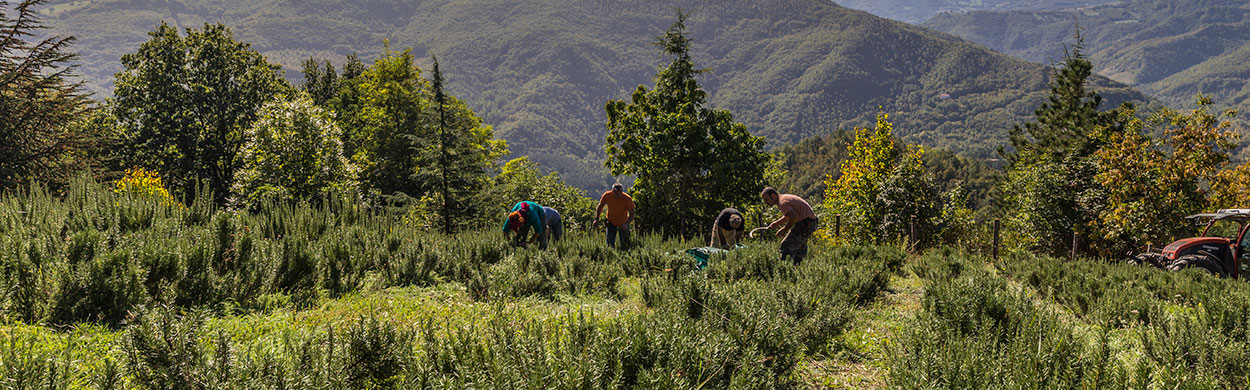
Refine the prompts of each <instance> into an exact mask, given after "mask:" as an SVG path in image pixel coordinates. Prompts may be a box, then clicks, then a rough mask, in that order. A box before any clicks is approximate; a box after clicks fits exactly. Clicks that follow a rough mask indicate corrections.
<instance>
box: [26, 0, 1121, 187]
mask: <svg viewBox="0 0 1250 390" xmlns="http://www.w3.org/2000/svg"><path fill="white" fill-rule="evenodd" d="M51 4H52V7H51V9H50V10H48V13H47V18H48V19H47V20H46V21H47V22H49V24H50V25H52V26H54V27H55V29H56V31H58V32H60V33H67V34H73V35H75V36H77V37H78V38H79V39H80V41H79V44H78V45H77V46H75V49H76V50H78V51H80V52H81V53H82V55H83V58H82V68H81V71H82V73H83V74H84V75H85V77H86V79H87V80H88V83H89V84H90V85H92V86H93V88H94V90H95V91H97V93H99V94H100V95H102V96H103V95H106V94H107V91H108V90H109V89H111V77H112V74H114V73H116V72H117V71H119V70H120V63H119V58H120V57H121V55H122V54H125V53H128V52H132V51H134V50H135V49H136V48H137V47H138V45H139V44H140V43H141V42H143V41H144V40H146V38H147V37H146V32H147V31H150V30H152V29H153V28H155V26H157V25H159V23H160V22H161V21H162V20H164V21H168V22H169V23H171V24H176V25H178V26H180V27H197V28H198V27H199V26H202V24H203V23H206V22H221V23H224V24H226V25H227V26H229V27H231V28H232V29H233V30H234V33H235V37H236V39H239V40H241V41H244V42H249V43H251V44H252V45H253V46H254V47H255V48H256V49H257V50H259V51H260V52H261V53H263V54H265V55H266V56H267V57H268V58H269V59H270V61H271V62H276V63H280V64H282V65H283V66H284V67H285V69H286V70H287V77H288V78H290V79H293V80H298V79H299V78H300V75H299V72H298V69H299V64H300V62H301V61H302V60H303V59H305V58H308V57H310V56H311V57H315V58H318V59H321V60H331V61H334V62H338V63H341V62H342V59H343V58H344V56H346V55H348V54H351V53H359V54H360V55H361V56H362V58H363V59H365V60H366V62H369V61H370V59H371V58H374V57H376V56H377V53H379V52H381V51H382V50H383V42H389V46H390V48H391V49H395V50H398V49H403V48H408V47H411V48H413V52H414V54H415V55H417V56H418V57H422V58H427V59H428V57H429V55H431V54H434V55H437V56H438V57H439V59H440V62H441V63H442V67H443V71H444V74H445V75H446V78H447V85H448V90H449V92H451V93H453V94H455V95H457V96H458V97H460V98H462V99H464V100H465V101H466V102H467V103H468V104H469V106H470V107H472V108H473V109H474V110H476V111H477V112H478V113H479V114H480V115H481V116H482V118H483V119H484V120H485V121H486V123H488V124H492V125H494V126H495V130H496V134H497V135H499V136H501V137H502V138H504V139H507V140H508V142H509V148H510V149H511V150H512V151H513V153H514V154H515V155H529V156H531V157H532V158H533V159H534V160H536V161H538V162H540V163H542V164H543V165H544V167H545V168H548V169H557V170H560V171H561V172H562V173H563V174H564V175H565V177H566V179H568V180H569V181H570V182H572V183H574V184H576V185H578V186H581V187H583V188H602V187H603V185H604V184H605V183H606V182H607V181H608V180H610V178H608V177H606V175H605V173H604V171H603V168H602V145H603V141H604V134H605V129H604V120H605V114H604V111H603V106H604V103H606V101H607V100H608V99H625V98H628V96H629V94H630V93H631V92H632V91H633V90H634V89H635V88H636V87H637V86H638V85H640V84H643V85H647V86H648V87H650V86H651V85H652V82H651V77H652V76H653V75H654V74H655V70H656V67H657V66H659V65H661V64H665V63H667V61H668V60H667V59H665V58H662V57H661V56H660V55H659V52H658V50H657V49H656V47H654V46H653V45H652V42H653V41H654V39H655V37H656V36H658V35H660V34H661V33H662V32H663V31H664V30H665V29H666V28H667V27H668V26H669V25H670V24H672V23H673V21H674V20H675V12H674V10H673V7H674V6H676V7H681V8H683V9H686V10H688V11H690V12H691V13H692V17H691V18H690V19H689V20H688V24H687V25H688V31H689V32H690V34H691V35H692V36H693V38H694V39H695V41H694V49H695V51H694V53H695V54H694V61H695V63H696V65H698V66H701V67H706V68H710V69H711V70H712V72H710V73H707V74H705V75H703V76H702V77H701V78H700V82H701V83H702V85H703V87H704V88H705V89H706V90H707V91H708V92H709V97H710V99H709V100H710V103H711V105H712V106H714V107H717V108H726V109H729V110H732V111H733V113H734V115H735V119H737V120H738V121H741V122H743V123H745V124H747V126H748V128H749V129H751V131H752V132H753V133H755V134H757V135H763V136H766V137H768V139H769V142H770V143H772V144H774V145H779V144H784V143H792V142H796V141H798V140H800V139H802V138H804V137H808V136H812V135H818V134H829V133H831V132H832V131H834V130H836V129H848V128H851V127H854V126H870V125H872V124H873V123H874V118H875V116H876V114H877V112H878V111H879V110H883V111H885V112H886V113H889V114H890V115H891V120H892V121H893V122H894V123H895V124H896V126H897V129H898V130H897V131H896V133H897V134H901V135H902V136H903V137H904V138H905V139H906V140H908V141H909V142H912V143H918V144H922V145H926V146H935V147H946V148H950V149H953V150H956V151H958V152H960V153H963V154H966V155H970V156H981V157H986V156H991V155H993V151H994V150H995V149H996V148H997V147H998V146H1000V145H1001V144H1003V143H1004V140H1005V139H1006V130H1007V129H1008V128H1010V126H1011V125H1012V124H1015V123H1020V122H1023V121H1026V120H1028V119H1029V117H1030V116H1031V115H1032V110H1033V109H1034V108H1036V107H1037V105H1038V104H1039V103H1040V102H1041V101H1042V100H1043V98H1044V95H1045V90H1046V82H1047V79H1048V77H1049V71H1048V70H1047V69H1046V68H1045V67H1044V66H1042V65H1039V64H1035V63H1030V62H1026V61H1023V60H1019V59H1015V58H1011V57H1009V56H1006V55H1002V54H998V53H994V52H992V51H990V50H988V49H986V48H984V47H981V46H978V45H976V44H972V43H969V42H966V41H963V40H961V39H959V38H956V37H954V36H951V35H946V34H941V33H935V32H932V31H930V30H927V29H924V28H920V27H916V26H911V25H907V24H904V23H901V22H897V21H892V20H887V19H883V18H880V17H877V16H873V15H871V14H868V13H866V12H861V11H855V10H850V9H847V8H843V7H840V6H837V5H835V4H833V3H831V2H828V1H823V0H793V1H782V0H765V1H720V2H705V1H677V2H659V1H640V0H626V1H551V0H546V1H542V0H540V1H524V2H498V1H483V0H443V1H420V2H409V1H401V0H366V1H343V0H312V1H283V0H261V1H239V0H230V1H227V0H209V1H179V0H171V1H150V0H149V1H145V0H78V1H67V2H53V3H51ZM1095 84H1096V89H1098V90H1099V91H1100V92H1102V93H1103V94H1104V95H1105V96H1108V97H1109V98H1110V99H1109V100H1111V101H1113V102H1116V101H1121V100H1126V99H1133V100H1143V99H1145V97H1144V96H1143V95H1141V94H1140V93H1137V92H1135V91H1133V90H1131V89H1128V88H1126V87H1125V86H1123V85H1120V84H1117V83H1114V82H1110V81H1109V80H1106V79H1101V80H1098V81H1096V82H1095ZM944 94H945V96H943V95H944ZM940 96H942V97H940Z"/></svg>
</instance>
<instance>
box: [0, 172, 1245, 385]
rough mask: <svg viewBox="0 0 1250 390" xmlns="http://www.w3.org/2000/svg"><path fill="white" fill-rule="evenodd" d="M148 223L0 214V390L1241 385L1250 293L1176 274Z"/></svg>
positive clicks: (305, 219) (949, 256)
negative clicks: (796, 260)
mask: <svg viewBox="0 0 1250 390" xmlns="http://www.w3.org/2000/svg"><path fill="white" fill-rule="evenodd" d="M161 199H162V198H158V197H145V196H138V195H135V194H116V193H114V192H113V191H111V189H109V188H107V187H104V186H102V185H98V184H93V183H90V182H83V181H80V182H78V183H76V184H74V185H72V186H71V187H70V189H69V190H68V193H67V194H66V196H64V197H54V196H52V195H50V194H48V193H47V192H46V191H43V190H40V189H38V188H36V189H34V190H30V191H26V192H24V193H20V194H15V195H4V196H3V197H0V262H2V263H0V293H2V295H0V298H2V301H0V316H2V318H0V345H2V346H3V347H0V388H58V389H59V388H189V389H200V388H378V387H384V388H390V387H395V388H448V387H451V388H468V387H474V388H605V387H646V388H728V387H732V388H822V387H850V388H1074V387H1081V388H1129V387H1131V388H1176V387H1185V388H1246V387H1247V386H1250V287H1247V286H1246V285H1245V283H1244V282H1241V281H1236V280H1227V279H1216V278H1213V277H1210V276H1208V275H1205V274H1202V273H1200V272H1197V271H1186V272H1179V273H1166V272H1162V271H1158V270H1155V269H1148V268H1137V267H1132V266H1129V265H1123V264H1112V263H1106V262H1101V261H1096V260H1076V261H1069V260H1064V259H1054V258H1049V257H1043V256H1035V255H1030V254H1026V253H1013V254H1009V255H1006V256H1003V257H1002V258H1001V259H1000V260H997V261H995V260H992V259H988V258H984V257H980V256H974V255H968V254H965V253H963V252H961V251H959V250H958V249H937V250H932V251H929V252H927V253H923V254H908V253H907V252H906V251H904V250H902V249H899V248H895V247H852V246H840V247H832V246H817V247H815V248H813V252H812V253H813V254H812V255H811V256H809V258H808V259H806V260H805V261H804V262H803V263H802V264H801V265H798V266H795V265H793V264H783V263H779V262H778V261H777V260H776V256H775V253H774V251H775V245H776V243H775V242H767V241H752V242H750V243H749V244H750V247H748V248H744V249H739V250H735V251H733V252H731V253H730V254H729V255H727V256H714V257H713V258H712V259H711V261H710V264H709V266H708V267H707V268H705V269H702V270H699V269H697V268H696V267H695V264H694V262H693V260H692V258H691V257H689V256H687V255H685V254H682V253H680V250H682V249H685V248H689V247H696V246H702V245H703V243H701V242H689V241H688V242H681V241H674V240H664V239H661V238H658V237H641V238H640V239H639V240H637V242H636V243H635V245H633V247H632V248H629V249H627V250H622V251H615V250H612V249H609V248H607V247H606V246H604V245H603V243H602V242H600V240H601V238H602V237H601V235H595V234H590V233H587V232H572V234H570V235H569V236H568V237H566V239H565V240H563V241H561V242H559V243H558V244H556V245H554V246H553V248H551V249H549V250H548V251H545V252H543V251H538V250H537V249H532V248H531V249H521V248H513V247H511V246H510V245H508V244H507V243H505V242H504V241H503V240H502V239H501V238H500V234H499V232H497V231H495V230H494V228H490V227H483V228H482V229H481V230H480V231H479V232H471V233H463V234H459V235H455V236H451V237H446V236H441V235H434V234H430V233H425V232H424V230H425V229H424V228H423V227H420V226H412V225H410V224H408V223H405V220H404V219H403V218H402V217H397V216H391V215H386V214H379V213H378V212H374V211H369V210H367V209H364V208H362V207H360V206H359V205H358V203H357V202H351V201H339V202H328V203H325V204H321V205H305V206H264V207H261V208H260V209H259V210H255V211H253V212H248V213H236V212H230V211H225V210H220V209H217V208H216V207H214V206H212V202H210V201H208V199H210V197H207V196H205V197H201V199H197V200H193V201H189V202H186V204H185V205H184V204H178V203H172V202H169V201H166V200H161Z"/></svg>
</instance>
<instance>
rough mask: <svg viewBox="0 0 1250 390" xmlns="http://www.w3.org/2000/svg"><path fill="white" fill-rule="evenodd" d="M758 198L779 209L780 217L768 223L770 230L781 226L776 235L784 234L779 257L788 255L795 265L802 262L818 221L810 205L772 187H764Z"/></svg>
mask: <svg viewBox="0 0 1250 390" xmlns="http://www.w3.org/2000/svg"><path fill="white" fill-rule="evenodd" d="M760 199H761V200H763V201H764V204H766V205H769V206H777V210H779V211H781V218H778V219H777V220H776V221H773V222H772V223H770V224H768V229H770V230H771V229H776V228H777V227H779V226H783V227H782V228H781V230H778V231H777V236H778V237H781V236H782V235H785V238H784V239H782V240H781V249H780V251H781V259H782V260H785V259H786V257H789V258H790V260H791V261H794V264H795V265H798V264H799V263H801V262H803V258H804V257H806V256H807V240H808V239H809V238H811V237H812V233H815V232H816V225H817V223H819V220H817V219H816V213H815V212H813V211H812V206H811V205H809V204H807V201H806V200H803V198H800V197H798V196H796V195H791V194H778V193H777V189H775V188H772V187H767V188H764V191H762V192H760Z"/></svg>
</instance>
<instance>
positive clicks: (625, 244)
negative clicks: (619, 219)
mask: <svg viewBox="0 0 1250 390" xmlns="http://www.w3.org/2000/svg"><path fill="white" fill-rule="evenodd" d="M616 231H617V234H620V235H621V248H622V249H629V244H630V241H629V234H630V233H629V229H616Z"/></svg>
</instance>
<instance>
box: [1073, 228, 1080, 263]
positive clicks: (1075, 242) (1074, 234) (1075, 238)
mask: <svg viewBox="0 0 1250 390" xmlns="http://www.w3.org/2000/svg"><path fill="white" fill-rule="evenodd" d="M1077 237H1079V236H1077V235H1076V230H1075V229H1073V230H1072V258H1071V260H1076V245H1077V242H1078V241H1077Z"/></svg>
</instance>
